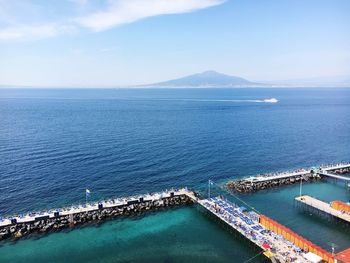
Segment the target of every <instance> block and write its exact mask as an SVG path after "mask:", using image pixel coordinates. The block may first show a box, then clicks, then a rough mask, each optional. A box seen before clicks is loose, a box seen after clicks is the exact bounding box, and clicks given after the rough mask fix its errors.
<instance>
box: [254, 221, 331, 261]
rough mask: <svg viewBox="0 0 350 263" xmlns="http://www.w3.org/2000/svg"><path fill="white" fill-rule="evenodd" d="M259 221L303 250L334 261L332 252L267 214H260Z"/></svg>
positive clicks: (325, 259)
mask: <svg viewBox="0 0 350 263" xmlns="http://www.w3.org/2000/svg"><path fill="white" fill-rule="evenodd" d="M259 222H260V224H262V225H263V226H264V227H266V228H267V229H269V230H271V231H273V232H275V233H276V234H278V235H280V236H282V237H283V238H284V239H286V240H288V241H290V242H292V243H293V244H294V245H296V246H297V247H299V248H301V249H302V250H304V251H307V252H311V253H314V254H316V255H318V256H320V257H322V258H323V260H324V261H326V262H329V263H334V258H333V255H332V254H331V253H330V252H328V251H326V250H324V249H323V248H321V247H319V246H317V245H315V244H314V243H312V242H310V241H309V240H307V239H305V238H303V237H301V236H299V235H298V234H297V233H295V232H293V231H292V230H290V229H289V228H287V227H285V226H283V225H281V224H279V223H278V222H276V221H274V220H273V219H271V218H269V217H267V216H264V215H260V218H259Z"/></svg>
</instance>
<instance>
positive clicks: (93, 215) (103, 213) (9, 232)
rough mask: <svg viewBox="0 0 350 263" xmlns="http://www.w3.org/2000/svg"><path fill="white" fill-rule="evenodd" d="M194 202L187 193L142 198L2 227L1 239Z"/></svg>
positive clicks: (15, 237) (14, 238)
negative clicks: (156, 197) (121, 203)
mask: <svg viewBox="0 0 350 263" xmlns="http://www.w3.org/2000/svg"><path fill="white" fill-rule="evenodd" d="M192 203H193V200H192V199H191V198H190V197H189V196H187V195H173V196H170V197H165V198H161V199H159V200H153V201H143V200H141V199H140V200H139V201H138V202H137V203H132V204H127V205H122V206H117V207H112V208H101V209H99V210H95V211H89V212H82V213H75V214H70V215H64V216H59V217H56V218H46V219H42V220H37V221H34V222H28V223H14V224H12V225H9V226H4V227H1V228H0V240H5V239H12V240H17V239H20V238H22V237H24V236H28V235H30V234H40V233H42V234H43V233H50V232H55V231H59V230H62V229H67V228H69V227H74V226H78V225H84V224H89V223H100V222H103V221H104V220H106V219H112V218H118V217H126V216H132V215H140V214H142V213H144V212H147V211H156V210H160V209H164V208H170V207H176V206H182V205H189V204H192Z"/></svg>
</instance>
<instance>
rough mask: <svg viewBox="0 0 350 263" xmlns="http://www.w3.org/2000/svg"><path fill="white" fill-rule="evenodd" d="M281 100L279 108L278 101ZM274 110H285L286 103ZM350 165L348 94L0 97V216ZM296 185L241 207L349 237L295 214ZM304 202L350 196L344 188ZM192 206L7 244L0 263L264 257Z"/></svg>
mask: <svg viewBox="0 0 350 263" xmlns="http://www.w3.org/2000/svg"><path fill="white" fill-rule="evenodd" d="M271 99H274V100H271ZM276 101H277V102H276ZM343 161H346V162H349V161H350V89H347V88H335V87H330V88H260V89H255V88H239V89H225V88H215V89H214V88H206V89H190V88H188V89H186V88H184V89H163V88H154V89H152V88H149V89H137V88H130V89H126V88H123V89H121V88H120V89H103V88H94V89H58V88H57V89H54V88H46V89H45V88H1V89H0V216H6V215H13V214H20V213H25V212H27V211H33V210H43V209H50V208H57V207H62V206H66V205H70V204H79V203H84V202H85V189H89V190H90V191H91V195H90V197H89V201H93V200H101V199H103V198H110V197H121V196H130V195H135V194H143V193H149V192H156V191H161V190H165V189H171V188H177V187H185V186H187V187H189V188H191V189H193V190H196V191H198V192H200V193H201V195H202V196H204V197H205V196H206V195H207V192H208V180H209V179H210V180H212V181H214V182H215V186H213V187H212V189H211V191H212V195H224V196H225V197H226V198H228V199H230V200H231V201H233V202H236V201H238V200H236V199H237V196H233V195H230V194H229V193H227V192H225V191H224V190H223V189H222V186H223V185H224V184H225V183H226V182H227V181H229V180H232V179H238V178H241V177H246V176H251V175H256V174H262V173H271V172H277V171H288V170H293V169H298V168H303V167H312V166H318V165H321V164H325V163H337V162H343ZM299 191H300V186H299V185H293V186H284V187H279V188H275V189H270V190H264V191H260V192H257V193H251V194H241V195H239V198H240V199H242V200H244V202H246V203H247V204H249V205H250V206H252V207H254V208H255V209H257V210H258V211H260V212H261V213H263V214H265V215H267V216H269V217H271V218H273V219H275V220H277V221H278V222H280V223H281V224H283V225H285V226H287V227H289V228H290V229H292V230H293V231H295V232H297V233H298V234H299V235H302V236H304V237H305V238H307V239H309V240H310V241H312V242H314V243H316V244H317V245H319V246H321V247H323V248H325V249H326V250H328V251H331V249H332V247H333V248H334V249H335V251H336V252H337V251H341V250H344V249H346V248H348V247H350V228H349V226H348V225H345V224H342V223H340V222H335V221H330V220H329V219H327V218H322V217H320V216H318V215H316V214H313V213H312V212H305V211H301V210H300V209H298V208H297V207H296V206H295V203H294V201H293V200H294V197H295V196H297V195H299ZM302 191H303V194H308V195H312V196H314V197H317V198H319V199H321V200H324V201H327V202H330V201H333V200H342V201H344V202H347V201H349V200H350V191H349V190H348V189H347V188H346V186H345V184H344V183H343V182H336V181H333V180H324V181H321V182H316V183H305V184H304V185H303V188H302ZM259 253H260V251H259V250H257V249H256V248H254V247H253V246H252V245H250V244H249V242H247V241H245V240H244V239H243V238H241V237H240V236H238V235H236V234H234V233H232V232H230V231H228V229H227V228H226V227H225V226H223V225H222V224H220V223H219V222H217V221H216V220H214V219H213V218H211V217H210V216H208V215H207V214H205V213H204V212H203V211H201V209H199V208H198V207H196V206H189V207H180V208H174V209H169V210H164V211H158V212H152V213H147V214H144V215H142V216H134V217H129V218H120V219H116V220H109V221H106V222H104V223H102V224H98V225H88V226H84V227H79V228H75V229H69V230H65V231H61V232H58V233H52V234H47V235H41V236H30V237H27V238H24V239H21V240H19V241H3V242H0V262H11V263H12V262H14V263H19V262H25V263H32V262H33V263H34V262H35V263H40V262H64V263H68V262H74V263H80V262H84V263H87V262H88V263H90V262H91V263H93V262H98V263H114V262H164V263H172V262H191V263H195V262H263V261H264V259H263V258H262V257H261V256H259Z"/></svg>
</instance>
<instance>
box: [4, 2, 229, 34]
mask: <svg viewBox="0 0 350 263" xmlns="http://www.w3.org/2000/svg"><path fill="white" fill-rule="evenodd" d="M70 1H71V2H75V3H77V4H78V5H86V4H88V2H89V0H70ZM224 1H226V0H108V4H107V6H106V7H105V9H104V10H97V11H93V12H90V13H87V14H86V15H83V16H79V17H71V18H65V19H62V20H61V21H59V22H57V21H48V22H47V23H44V24H39V25H31V24H30V23H28V24H25V25H23V24H20V23H19V24H18V23H14V21H11V26H7V27H3V28H1V25H0V41H21V40H33V39H40V38H48V37H54V36H57V35H60V34H63V33H67V32H72V31H78V30H79V29H80V28H81V27H85V28H88V29H90V30H93V31H95V32H99V31H103V30H107V29H110V28H113V27H116V26H120V25H122V24H127V23H132V22H135V21H138V20H140V19H143V18H147V17H152V16H158V15H166V14H180V13H188V12H193V11H196V10H200V9H204V8H209V7H212V6H216V5H220V4H222V3H223V2H224ZM3 3H7V4H9V3H11V2H9V1H6V0H0V7H1V6H2V4H3ZM0 11H1V9H0ZM21 11H22V12H23V10H21ZM20 13H21V12H19V14H20ZM19 16H20V15H19ZM48 19H49V18H48ZM62 21H64V22H62Z"/></svg>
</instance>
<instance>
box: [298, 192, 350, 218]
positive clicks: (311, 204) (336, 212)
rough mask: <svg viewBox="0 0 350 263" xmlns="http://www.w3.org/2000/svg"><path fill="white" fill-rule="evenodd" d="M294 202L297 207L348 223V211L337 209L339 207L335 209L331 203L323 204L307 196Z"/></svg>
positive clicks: (349, 212)
mask: <svg viewBox="0 0 350 263" xmlns="http://www.w3.org/2000/svg"><path fill="white" fill-rule="evenodd" d="M295 200H296V201H297V203H298V204H299V205H303V207H306V208H313V209H316V210H317V211H319V212H322V213H324V214H325V215H330V216H332V217H335V218H338V219H341V220H343V221H345V222H347V223H350V210H346V209H345V208H343V209H342V208H338V207H339V206H338V207H336V206H335V205H333V204H332V203H330V204H329V203H325V202H323V201H321V200H318V199H316V198H313V197H311V196H308V195H303V196H298V197H296V198H295ZM335 202H339V201H335ZM349 209H350V206H349Z"/></svg>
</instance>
